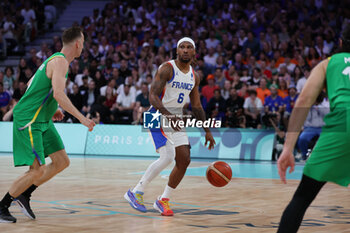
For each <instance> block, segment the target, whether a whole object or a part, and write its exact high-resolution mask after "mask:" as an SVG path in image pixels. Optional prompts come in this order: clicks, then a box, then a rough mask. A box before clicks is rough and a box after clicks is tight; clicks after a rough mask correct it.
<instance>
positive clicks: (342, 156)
mask: <svg viewBox="0 0 350 233" xmlns="http://www.w3.org/2000/svg"><path fill="white" fill-rule="evenodd" d="M340 47H341V49H340V52H339V53H337V54H335V55H333V56H331V57H329V58H328V59H325V60H323V61H322V62H320V63H319V64H318V65H317V66H316V67H315V68H314V69H313V70H312V72H311V75H310V77H309V78H308V80H307V82H306V84H305V86H304V88H303V90H302V92H301V94H300V96H299V98H298V100H297V102H296V105H295V106H294V110H293V112H292V115H291V118H290V121H289V122H290V124H289V127H288V132H287V138H286V142H285V143H284V148H283V152H282V154H281V157H280V158H279V160H278V172H279V175H280V177H281V180H282V181H283V182H284V183H286V171H287V168H288V167H291V169H290V171H289V172H292V171H293V170H294V156H293V153H292V152H293V149H294V146H295V143H296V141H297V139H298V135H299V133H300V130H301V127H302V125H303V123H304V121H305V119H306V117H307V115H308V111H309V109H310V107H311V106H312V105H313V104H314V102H315V100H316V98H317V96H318V95H319V93H320V92H321V91H322V89H323V88H324V87H325V86H326V87H327V93H328V97H329V102H330V113H329V114H328V115H326V116H325V118H324V122H325V126H324V127H323V128H322V133H321V135H320V138H319V139H318V142H317V144H316V146H315V148H314V149H313V151H312V153H311V156H310V158H309V159H308V160H307V162H306V165H305V167H304V172H303V177H302V179H301V181H300V184H299V186H298V188H297V190H296V192H295V194H294V196H293V199H292V200H291V202H290V203H289V205H288V206H287V208H286V209H285V211H284V213H283V215H282V218H281V222H280V226H279V229H278V233H289V232H297V231H298V229H299V226H300V224H301V222H302V220H303V217H304V214H305V212H306V209H307V208H308V207H309V205H310V204H311V202H312V201H313V200H314V199H315V197H316V195H317V194H318V192H319V191H320V190H321V188H322V187H323V186H324V184H325V183H326V182H333V183H336V184H339V185H341V186H345V187H347V186H348V185H349V184H350V172H349V167H350V143H349V142H350V24H348V25H347V27H346V28H345V30H344V32H343V35H342V37H341V39H340Z"/></svg>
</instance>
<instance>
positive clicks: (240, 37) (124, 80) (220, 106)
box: [0, 0, 350, 131]
mask: <svg viewBox="0 0 350 233" xmlns="http://www.w3.org/2000/svg"><path fill="white" fill-rule="evenodd" d="M6 3H7V4H8V5H9V6H10V11H7V10H4V9H3V10H2V11H0V12H2V13H1V14H0V26H1V29H0V31H1V34H0V35H1V36H0V37H2V39H3V40H4V38H5V40H6V41H7V40H10V41H11V40H13V43H14V44H16V43H15V42H16V41H17V43H18V41H21V40H23V39H24V40H26V39H30V38H28V36H29V37H33V36H35V32H36V31H37V30H40V27H44V25H45V23H44V22H45V21H41V20H40V17H42V14H43V12H45V11H41V10H40V7H45V5H40V4H35V3H39V1H31V2H29V1H21V2H20V3H19V4H17V5H14V4H10V3H9V1H4V3H2V5H4V4H5V5H6ZM21 3H23V4H21ZM33 3H34V4H33ZM47 5H50V4H49V2H48V3H47ZM349 15H350V10H349V8H348V7H347V5H346V1H340V0H335V1H323V0H295V1H288V0H285V1H232V2H231V1H225V0H222V1H220V0H198V1H193V0H192V1H182V0H177V1H175V0H171V1H166V0H155V1H151V2H149V1H131V2H124V1H113V2H111V3H108V4H107V5H106V6H105V7H104V9H103V10H102V11H100V10H98V9H92V11H91V15H87V16H86V17H84V18H82V19H81V22H76V24H77V25H80V26H81V27H83V28H84V31H85V32H86V34H87V38H86V43H85V49H84V51H83V53H82V56H81V57H80V58H79V59H76V60H74V61H73V62H72V63H71V66H70V69H69V74H68V80H67V88H66V92H67V94H68V96H69V98H70V99H71V100H72V102H73V103H74V105H75V106H76V107H77V108H78V109H79V110H80V111H82V112H83V113H84V114H90V115H91V117H93V118H94V119H95V120H96V122H98V123H105V124H106V123H112V124H113V123H117V124H131V123H133V124H140V123H141V122H142V112H143V111H145V110H146V109H147V108H148V107H149V105H150V104H149V101H148V92H149V88H150V85H151V82H152V79H153V77H154V76H155V73H156V71H157V68H158V67H159V66H160V65H161V64H162V63H163V62H166V61H168V60H170V59H175V58H176V43H177V41H178V40H179V39H181V38H182V37H184V36H189V37H191V38H192V39H193V40H194V41H195V43H196V59H195V60H194V62H193V64H192V65H193V67H194V68H195V70H196V71H197V73H198V74H199V76H200V78H201V85H200V91H201V101H202V105H203V107H204V109H205V111H206V114H207V117H208V118H209V117H210V118H216V119H218V120H222V121H223V126H226V127H239V128H267V127H274V128H275V129H276V130H277V129H280V130H282V131H283V129H285V128H286V126H287V124H288V118H289V116H290V113H291V111H292V109H293V106H294V103H295V101H296V99H297V98H298V94H299V93H300V92H301V90H302V89H303V86H304V84H305V82H306V80H307V78H308V76H309V75H310V71H311V69H312V68H313V67H314V66H315V65H317V63H318V62H320V61H321V60H322V59H324V58H327V57H328V56H331V55H332V54H333V53H334V52H335V51H336V50H337V48H338V45H339V43H338V42H339V37H340V34H341V31H342V28H343V27H344V26H345V25H346V24H347V23H349V22H350V19H349ZM347 17H348V18H347ZM11 25H12V26H11ZM13 26H14V29H11V28H13ZM27 28H30V29H31V33H30V34H28V32H27V31H26V30H27ZM11 43H12V42H10V44H11ZM61 48H62V42H61V41H60V38H59V37H55V38H53V40H52V43H51V44H42V46H41V49H40V50H39V51H37V50H35V49H32V50H30V54H31V57H30V59H27V60H26V59H24V58H23V59H21V60H20V63H19V64H18V66H17V67H6V69H5V70H3V71H1V72H0V107H1V111H0V112H1V113H0V114H1V115H5V114H6V113H7V112H8V111H9V110H11V109H12V108H13V106H14V105H15V103H16V102H17V101H18V100H19V99H20V98H21V96H22V95H23V93H24V92H25V89H26V83H27V81H28V80H29V79H30V78H31V76H32V75H33V74H34V73H35V71H36V69H37V68H38V66H39V65H40V64H41V63H42V62H43V61H44V60H45V59H46V58H48V57H49V56H51V55H52V54H53V53H55V52H58V51H60V50H61ZM315 106H318V107H317V109H319V111H323V109H327V108H328V101H327V98H326V96H325V95H324V94H322V95H321V96H320V98H319V99H318V101H317V102H316V103H315ZM185 111H186V113H190V112H191V106H190V103H189V100H188V104H187V105H186V108H185ZM322 114H324V113H323V112H322ZM313 118H314V117H313ZM313 118H312V119H313ZM64 121H66V122H77V120H76V119H74V117H72V116H70V115H69V114H66V117H65V119H64ZM312 123H315V122H311V125H310V127H319V125H317V124H316V123H315V124H316V125H312ZM317 123H319V122H317Z"/></svg>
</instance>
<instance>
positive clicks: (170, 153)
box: [158, 141, 175, 166]
mask: <svg viewBox="0 0 350 233" xmlns="http://www.w3.org/2000/svg"><path fill="white" fill-rule="evenodd" d="M158 151H159V160H161V161H162V162H163V163H167V165H166V166H168V165H169V164H170V163H171V162H172V161H174V158H175V147H174V146H173V145H172V144H171V143H170V142H169V141H168V142H167V143H166V144H165V146H162V147H161V148H159V149H158Z"/></svg>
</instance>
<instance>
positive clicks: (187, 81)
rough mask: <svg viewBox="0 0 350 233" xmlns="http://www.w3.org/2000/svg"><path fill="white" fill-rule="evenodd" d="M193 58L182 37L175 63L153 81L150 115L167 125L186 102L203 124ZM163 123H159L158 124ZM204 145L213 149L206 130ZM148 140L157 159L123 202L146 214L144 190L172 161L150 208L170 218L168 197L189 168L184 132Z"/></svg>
mask: <svg viewBox="0 0 350 233" xmlns="http://www.w3.org/2000/svg"><path fill="white" fill-rule="evenodd" d="M195 54H196V51H195V43H194V41H193V40H192V39H191V38H188V37H184V38H182V39H181V40H179V41H178V43H177V59H176V60H171V61H168V62H165V63H164V64H162V65H161V66H160V67H159V69H158V71H157V73H156V75H155V78H154V80H153V83H152V86H151V90H150V94H149V100H150V103H151V105H152V106H151V108H150V110H149V111H150V112H151V113H156V112H157V111H159V112H160V113H161V114H162V117H164V120H165V121H167V122H178V121H179V120H181V117H179V115H182V110H183V106H184V105H185V103H186V100H187V99H188V97H189V98H190V101H191V105H192V111H193V115H194V117H195V118H196V119H197V120H201V121H205V120H206V119H205V118H206V117H205V113H204V110H203V108H202V105H201V102H200V96H199V89H198V86H199V83H200V79H199V76H198V75H197V74H196V72H195V71H194V70H193V68H192V66H191V62H192V60H193V59H194V57H195ZM162 122H163V121H162ZM204 130H205V132H206V134H205V145H207V144H208V142H209V147H208V148H209V150H211V149H213V148H214V145H215V140H214V138H213V136H212V134H211V132H210V130H209V128H204ZM150 131H151V135H152V139H153V141H154V144H155V146H156V151H157V152H158V153H159V155H160V156H159V159H158V160H156V161H154V162H153V163H152V164H151V165H150V166H149V167H148V168H147V170H146V173H145V174H144V175H143V176H142V178H141V180H140V181H139V183H138V184H137V185H136V187H135V188H134V189H133V190H129V191H128V192H126V193H125V195H124V198H125V199H126V200H127V201H128V202H129V203H130V205H131V206H132V207H133V208H135V209H136V210H138V211H141V212H146V211H147V209H146V207H145V205H144V204H143V194H144V190H145V188H146V186H147V185H148V184H149V183H150V182H151V181H152V180H153V179H154V178H155V177H156V176H157V175H159V173H160V172H161V171H162V170H163V169H164V168H166V167H167V166H168V165H169V164H170V163H171V162H172V161H173V160H174V159H175V162H176V164H175V167H174V168H173V170H172V172H171V174H170V176H169V181H168V184H167V186H166V187H165V190H164V192H163V194H162V195H161V196H159V197H158V198H157V200H156V201H155V202H154V204H153V207H154V208H155V209H156V210H158V211H159V212H160V213H161V214H162V215H164V216H172V215H174V213H173V211H172V210H171V209H170V208H169V199H170V195H171V193H172V192H173V191H174V189H175V188H176V187H177V186H178V185H179V183H180V182H181V180H182V178H183V177H184V175H185V172H186V169H187V167H188V165H189V164H190V161H191V159H190V144H189V140H188V137H187V134H186V131H185V129H184V128H180V127H179V126H178V125H177V126H174V125H172V129H171V130H167V131H164V130H163V129H162V128H160V129H150Z"/></svg>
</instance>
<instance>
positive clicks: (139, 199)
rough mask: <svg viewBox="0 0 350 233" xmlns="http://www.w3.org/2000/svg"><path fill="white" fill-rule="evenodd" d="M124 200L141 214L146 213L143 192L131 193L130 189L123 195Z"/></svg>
mask: <svg viewBox="0 0 350 233" xmlns="http://www.w3.org/2000/svg"><path fill="white" fill-rule="evenodd" d="M124 198H125V200H127V201H128V202H129V204H130V205H131V207H132V208H134V209H135V210H138V211H141V212H144V213H145V212H147V209H146V207H145V205H144V204H143V192H139V191H137V192H135V193H133V192H132V191H131V190H130V189H129V190H128V191H127V192H126V193H125V195H124Z"/></svg>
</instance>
